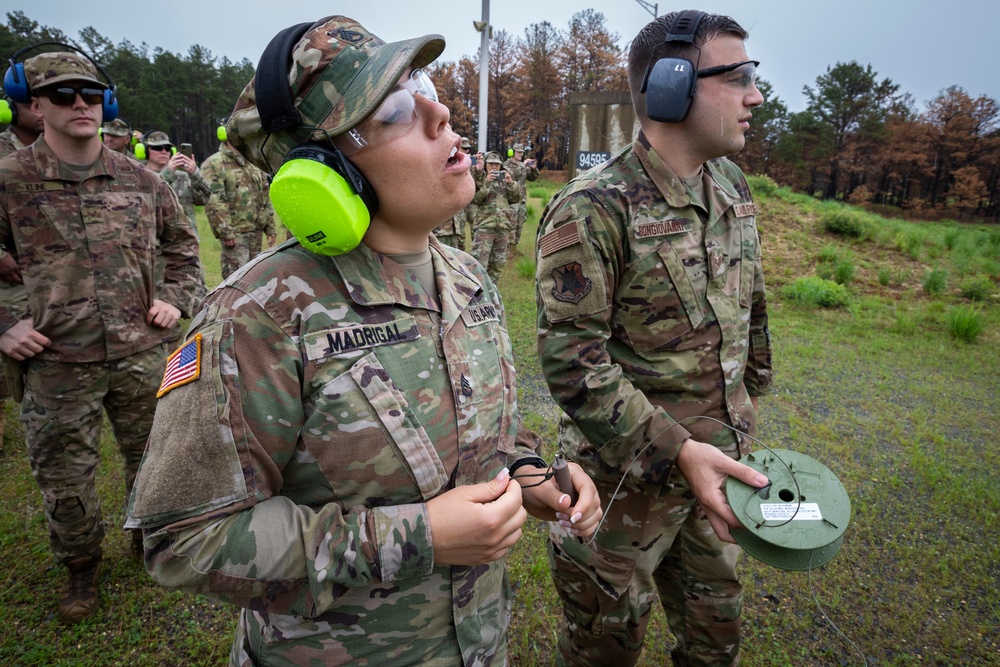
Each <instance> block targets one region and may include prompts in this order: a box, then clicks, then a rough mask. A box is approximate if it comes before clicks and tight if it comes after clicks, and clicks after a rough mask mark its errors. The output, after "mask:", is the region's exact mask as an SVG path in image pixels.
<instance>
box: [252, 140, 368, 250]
mask: <svg viewBox="0 0 1000 667" xmlns="http://www.w3.org/2000/svg"><path fill="white" fill-rule="evenodd" d="M270 196H271V203H272V204H273V205H274V210H275V212H276V213H277V214H278V216H279V217H280V218H281V221H282V222H283V223H284V224H285V226H286V227H288V229H289V231H291V232H292V234H293V235H294V236H295V238H297V239H298V240H299V243H301V244H302V246H303V247H304V248H306V249H307V250H311V251H312V252H315V253H317V254H320V255H342V254H344V253H346V252H349V251H351V250H353V249H354V248H355V247H357V246H358V244H359V243H361V238H362V237H363V236H364V235H365V232H366V231H368V225H370V224H371V214H370V213H369V212H368V207H367V206H366V205H365V203H364V201H362V199H361V197H359V196H358V195H357V194H356V193H355V192H354V190H353V189H352V188H351V186H350V185H348V183H347V181H346V180H344V178H343V177H342V176H340V175H339V174H338V173H337V172H335V171H334V170H333V169H331V168H329V167H328V166H326V165H324V164H323V163H321V162H317V161H316V160H309V159H292V160H289V161H287V162H285V163H284V164H283V165H281V168H280V169H279V170H278V173H277V174H275V176H274V181H273V182H272V183H271V189H270Z"/></svg>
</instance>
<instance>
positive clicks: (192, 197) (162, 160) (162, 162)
mask: <svg viewBox="0 0 1000 667" xmlns="http://www.w3.org/2000/svg"><path fill="white" fill-rule="evenodd" d="M143 145H144V146H145V151H146V158H145V159H146V166H147V167H149V168H150V169H151V170H153V171H155V172H156V173H158V174H159V175H160V178H162V179H163V180H164V181H166V182H167V185H169V186H170V189H171V190H173V191H174V194H175V195H177V201H179V202H180V204H181V208H183V209H184V215H186V216H187V219H188V222H190V223H191V231H192V232H194V236H195V238H198V218H197V217H195V211H194V207H195V205H198V206H204V205H205V204H207V203H208V200H209V198H210V197H211V196H212V188H211V186H210V185H209V184H208V181H206V180H205V178H204V177H203V176H202V174H201V170H200V169H199V168H198V163H197V162H196V161H195V159H194V157H189V156H187V155H184V154H183V153H180V152H178V151H177V150H176V149H175V147H174V145H173V144H172V143H171V142H170V137H169V136H168V135H167V133H166V132H160V131H154V132H149V133H148V134H147V135H146V140H145V141H144V142H143ZM207 292H208V288H207V287H206V286H205V276H204V274H203V273H202V272H199V274H198V284H197V285H195V296H196V297H197V299H198V300H197V301H196V307H197V304H200V303H201V301H200V300H201V299H202V298H203V297H204V296H205V294H206V293H207Z"/></svg>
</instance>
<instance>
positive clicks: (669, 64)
mask: <svg viewBox="0 0 1000 667" xmlns="http://www.w3.org/2000/svg"><path fill="white" fill-rule="evenodd" d="M704 17H705V12H700V11H698V10H695V9H686V10H684V11H682V12H680V13H679V14H677V16H676V17H674V20H673V22H672V23H671V24H670V28H669V29H668V31H667V36H666V38H665V39H664V40H663V45H666V44H685V43H686V44H691V45H692V46H693V45H694V34H695V32H697V30H698V25H699V24H701V20H702V19H703V18H704ZM663 45H661V47H662V46H663ZM696 48H697V47H696ZM658 49H659V47H658ZM658 49H657V50H658ZM697 80H698V66H697V65H696V64H695V63H692V62H691V61H690V60H688V59H686V58H673V57H665V58H659V59H657V57H656V51H654V52H653V56H652V57H651V58H650V59H649V65H647V66H646V74H645V76H643V79H642V88H641V89H640V92H642V93H645V95H646V115H647V116H648V117H649V119H650V120H655V121H659V122H661V123H679V122H681V121H682V120H684V118H685V117H686V116H687V113H688V110H689V109H690V108H691V100H692V99H693V98H694V92H695V84H696V82H697Z"/></svg>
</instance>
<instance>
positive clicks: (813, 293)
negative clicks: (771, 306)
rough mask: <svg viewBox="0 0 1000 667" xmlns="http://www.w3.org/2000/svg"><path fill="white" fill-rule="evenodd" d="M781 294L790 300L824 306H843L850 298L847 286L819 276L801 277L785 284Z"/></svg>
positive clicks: (808, 304)
mask: <svg viewBox="0 0 1000 667" xmlns="http://www.w3.org/2000/svg"><path fill="white" fill-rule="evenodd" d="M781 294H782V296H784V297H785V298H786V299H789V300H790V301H794V302H796V303H801V304H803V305H807V306H820V307H823V308H839V307H843V306H846V305H847V303H848V301H849V300H850V299H849V297H848V294H847V288H846V287H844V286H843V285H838V284H837V283H835V282H833V281H832V280H825V279H823V278H820V277H818V276H807V277H805V278H799V279H798V280H796V281H794V282H792V283H790V284H788V285H785V287H784V289H782V290H781Z"/></svg>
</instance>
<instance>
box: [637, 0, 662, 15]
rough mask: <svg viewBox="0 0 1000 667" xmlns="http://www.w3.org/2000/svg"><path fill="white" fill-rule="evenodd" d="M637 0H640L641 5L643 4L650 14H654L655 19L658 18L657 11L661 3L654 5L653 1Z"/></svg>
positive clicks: (638, 0)
mask: <svg viewBox="0 0 1000 667" xmlns="http://www.w3.org/2000/svg"><path fill="white" fill-rule="evenodd" d="M635 1H636V2H638V3H639V4H640V5H642V7H643V8H644V9H645V10H646V11H647V12H649V13H650V14H652V15H653V18H654V19H655V18H656V12H658V11H659V9H660V5H658V4H656V5H654V4H653V3H651V2H646V0H635Z"/></svg>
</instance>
